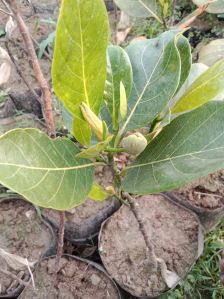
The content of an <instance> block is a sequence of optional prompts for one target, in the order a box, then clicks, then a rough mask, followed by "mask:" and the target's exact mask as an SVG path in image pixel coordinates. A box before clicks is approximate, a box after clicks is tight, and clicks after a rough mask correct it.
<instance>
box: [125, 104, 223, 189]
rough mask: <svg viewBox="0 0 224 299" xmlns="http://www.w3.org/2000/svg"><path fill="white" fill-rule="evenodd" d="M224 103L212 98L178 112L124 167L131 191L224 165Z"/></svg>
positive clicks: (164, 185)
mask: <svg viewBox="0 0 224 299" xmlns="http://www.w3.org/2000/svg"><path fill="white" fill-rule="evenodd" d="M223 115H224V103H223V102H221V101H217V102H216V101H213V102H210V103H207V104H206V105H203V106H202V107H200V108H198V109H196V110H193V111H191V112H188V113H186V114H183V115H180V116H179V117H177V118H176V119H175V120H174V121H172V122H171V124H170V125H168V126H167V127H165V128H164V129H163V131H162V132H161V133H160V134H159V135H158V136H157V137H156V138H155V139H153V141H152V142H151V143H150V144H149V145H148V146H147V148H146V149H145V150H144V152H143V153H142V154H141V155H140V156H139V157H138V158H137V159H136V161H135V162H134V163H133V164H132V165H130V166H129V167H127V170H126V177H125V179H124V181H123V183H122V187H123V189H124V190H125V191H128V192H131V193H139V194H140V193H141V194H147V193H155V192H161V191H167V190H169V189H173V188H178V187H181V186H183V185H185V184H187V183H189V182H191V181H193V180H194V179H197V178H199V177H201V176H205V175H207V174H209V173H211V172H213V171H216V170H218V169H221V168H223V167H224V119H223Z"/></svg>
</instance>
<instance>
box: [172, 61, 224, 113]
mask: <svg viewBox="0 0 224 299" xmlns="http://www.w3.org/2000/svg"><path fill="white" fill-rule="evenodd" d="M223 92H224V59H222V60H220V61H218V62H217V63H215V64H214V65H213V66H211V67H210V68H209V69H208V70H207V71H205V72H203V73H202V74H201V76H199V77H198V78H197V79H196V80H195V81H194V82H193V84H192V85H191V86H190V88H189V89H188V90H187V91H186V93H185V94H184V95H183V96H182V97H181V98H180V99H179V101H178V102H177V103H176V105H175V106H174V108H173V109H172V113H180V112H185V111H188V110H192V109H195V108H197V107H199V106H201V105H203V104H205V103H207V102H209V101H211V100H213V99H216V98H217V96H219V95H221V94H223Z"/></svg>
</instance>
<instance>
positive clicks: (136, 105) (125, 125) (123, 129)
mask: <svg viewBox="0 0 224 299" xmlns="http://www.w3.org/2000/svg"><path fill="white" fill-rule="evenodd" d="M147 47H148V45H146V46H145V49H146V48H147ZM145 49H144V50H143V51H142V56H143V55H144V52H145ZM164 50H165V47H164V41H163V50H162V52H161V55H160V57H159V59H158V61H157V63H156V65H155V67H154V68H153V70H152V73H151V74H150V76H149V78H148V80H147V82H146V84H145V86H144V88H143V90H142V92H141V94H140V95H139V97H138V100H137V101H136V103H135V105H134V107H133V108H132V110H131V113H130V114H129V116H128V118H127V120H126V121H125V123H124V125H123V127H122V129H121V130H120V135H122V134H123V133H124V131H125V129H126V127H127V125H128V124H129V122H130V120H131V118H132V116H133V114H134V112H135V110H136V109H137V107H138V105H139V103H140V102H141V100H142V98H143V96H144V94H145V91H146V89H147V87H148V85H149V83H150V81H151V79H152V77H153V75H154V73H155V71H156V69H157V67H158V65H159V63H160V60H161V58H162V57H163V54H164Z"/></svg>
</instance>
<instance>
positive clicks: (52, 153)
mask: <svg viewBox="0 0 224 299" xmlns="http://www.w3.org/2000/svg"><path fill="white" fill-rule="evenodd" d="M109 35H110V33H109V24H108V16H107V12H106V9H105V6H104V1H103V0H94V1H92V0H80V1H72V0H63V2H62V6H61V10H60V16H59V20H58V24H57V31H56V43H55V49H54V57H53V66H52V79H53V88H54V91H55V94H56V95H57V97H58V99H59V100H60V101H61V102H62V104H63V106H64V110H65V111H66V113H65V114H66V115H67V116H68V115H69V122H70V123H69V127H70V130H71V133H72V134H73V136H74V137H75V139H76V140H77V141H78V142H79V145H77V143H74V142H73V141H71V140H70V139H69V138H66V137H58V138H56V139H50V138H49V137H48V136H47V135H46V134H45V133H44V132H41V131H39V130H37V129H30V128H29V129H14V130H12V131H9V132H7V133H6V134H4V135H2V136H1V137H0V183H1V184H3V185H5V186H6V187H7V188H9V189H11V190H13V191H15V192H17V193H19V194H21V195H22V196H24V197H25V198H26V199H27V200H28V201H30V202H32V203H33V204H35V205H37V206H40V207H44V208H51V209H55V210H59V211H65V210H69V209H72V208H74V207H75V206H78V205H80V204H82V203H83V202H84V201H85V199H86V198H87V197H88V196H90V197H91V198H93V199H94V198H95V199H97V200H99V198H100V199H105V198H106V196H111V194H113V195H114V196H115V197H117V198H118V199H120V200H121V201H123V194H124V193H129V194H138V195H140V194H151V193H156V192H162V191H167V190H170V189H173V188H179V187H181V186H183V185H185V184H187V183H189V182H191V181H193V180H195V179H197V178H199V177H201V176H205V175H207V174H209V173H211V172H213V171H216V170H219V169H221V168H223V167H224V138H223V135H224V117H223V115H224V103H223V102H222V101H219V96H220V98H221V95H222V94H223V92H224V76H223V74H224V60H221V61H219V62H217V63H216V64H214V65H213V66H212V67H210V68H208V69H207V70H205V71H204V72H203V73H202V74H200V75H199V73H200V72H197V65H194V64H193V65H192V57H191V50H190V45H189V42H188V40H187V39H186V38H185V37H184V36H183V35H182V32H181V31H180V30H178V29H174V30H170V31H166V32H164V33H163V34H161V35H160V36H158V37H157V38H155V39H147V40H141V41H136V42H133V43H131V44H130V45H129V46H127V47H126V48H125V49H123V48H121V47H119V46H116V45H111V44H109ZM192 70H194V71H192ZM189 76H190V77H191V84H190V86H189V81H188V78H189ZM192 77H193V78H192ZM186 82H187V83H186ZM192 82H193V83H192ZM186 84H187V87H186ZM66 121H67V119H66ZM126 152H127V153H130V154H132V155H134V156H135V159H134V161H133V162H132V163H131V164H130V165H128V166H127V167H126V168H124V169H122V170H121V171H119V169H118V168H117V166H116V159H115V157H116V155H118V154H122V153H126ZM98 165H109V166H111V168H112V169H113V171H114V186H113V187H111V186H109V188H107V190H103V189H102V187H100V186H98V185H97V184H96V183H95V182H94V169H95V167H97V166H98Z"/></svg>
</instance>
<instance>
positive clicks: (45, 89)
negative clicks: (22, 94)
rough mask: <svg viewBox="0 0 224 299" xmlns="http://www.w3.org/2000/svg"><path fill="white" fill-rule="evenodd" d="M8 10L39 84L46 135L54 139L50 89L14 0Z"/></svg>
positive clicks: (10, 2) (11, 0)
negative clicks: (21, 38) (14, 21)
mask: <svg viewBox="0 0 224 299" xmlns="http://www.w3.org/2000/svg"><path fill="white" fill-rule="evenodd" d="M9 4H10V9H11V11H12V12H13V16H14V18H15V19H16V22H17V24H18V27H19V30H20V33H21V35H22V37H23V40H24V43H25V45H26V48H27V52H28V54H29V56H30V60H31V63H32V67H33V71H34V74H35V77H36V80H37V82H38V83H39V85H40V87H41V90H42V99H43V110H44V115H45V120H46V123H47V128H48V134H49V136H50V137H53V138H54V137H55V136H56V133H55V125H54V115H53V109H52V100H51V91H50V87H49V86H48V82H47V80H46V79H45V77H44V75H43V72H42V70H41V67H40V64H39V61H38V58H37V55H36V52H35V49H34V45H33V42H32V38H31V36H30V32H29V29H28V27H27V25H26V24H25V22H24V20H23V18H22V16H21V15H20V12H19V10H18V7H17V5H16V2H15V0H10V1H9Z"/></svg>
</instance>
